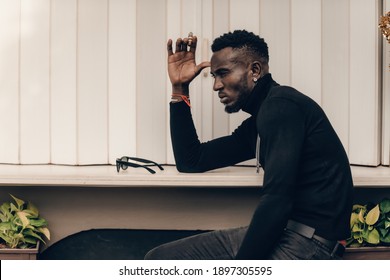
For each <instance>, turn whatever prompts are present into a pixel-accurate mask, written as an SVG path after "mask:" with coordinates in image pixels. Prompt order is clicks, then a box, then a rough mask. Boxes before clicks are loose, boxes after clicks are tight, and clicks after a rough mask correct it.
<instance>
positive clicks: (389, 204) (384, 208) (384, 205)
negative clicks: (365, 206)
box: [379, 198, 390, 213]
mask: <svg viewBox="0 0 390 280" xmlns="http://www.w3.org/2000/svg"><path fill="white" fill-rule="evenodd" d="M379 205H380V208H381V212H382V213H389V212H390V199H389V198H385V199H383V200H382V201H381V203H380V204H379Z"/></svg>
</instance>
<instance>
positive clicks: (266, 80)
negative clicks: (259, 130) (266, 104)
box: [242, 73, 278, 115]
mask: <svg viewBox="0 0 390 280" xmlns="http://www.w3.org/2000/svg"><path fill="white" fill-rule="evenodd" d="M277 85H278V83H276V82H275V81H274V80H273V79H272V76H271V74H270V73H268V74H265V75H264V76H263V77H262V78H261V79H260V80H259V81H258V82H257V84H256V85H255V87H254V88H253V90H252V92H251V94H250V95H249V97H248V100H247V101H246V103H245V105H244V106H243V108H242V110H243V111H244V112H247V113H249V114H251V115H256V114H257V112H258V111H259V109H260V106H261V104H262V103H263V101H264V99H265V98H266V97H267V95H268V92H269V90H270V89H271V87H272V86H277Z"/></svg>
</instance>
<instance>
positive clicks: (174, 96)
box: [171, 93, 191, 107]
mask: <svg viewBox="0 0 390 280" xmlns="http://www.w3.org/2000/svg"><path fill="white" fill-rule="evenodd" d="M182 101H184V102H185V103H186V104H187V105H188V107H191V103H190V98H189V96H188V95H185V94H181V93H172V98H171V103H178V102H182Z"/></svg>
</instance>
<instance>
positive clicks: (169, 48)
mask: <svg viewBox="0 0 390 280" xmlns="http://www.w3.org/2000/svg"><path fill="white" fill-rule="evenodd" d="M167 50H168V55H173V49H172V40H171V39H169V40H168V43H167Z"/></svg>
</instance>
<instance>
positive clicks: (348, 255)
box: [343, 246, 390, 260]
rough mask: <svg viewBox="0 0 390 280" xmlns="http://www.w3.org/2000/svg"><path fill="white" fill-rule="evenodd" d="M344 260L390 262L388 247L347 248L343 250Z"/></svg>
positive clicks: (389, 248)
mask: <svg viewBox="0 0 390 280" xmlns="http://www.w3.org/2000/svg"><path fill="white" fill-rule="evenodd" d="M343 259H344V260H390V246H377V247H349V248H346V249H345V253H344V256H343Z"/></svg>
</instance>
